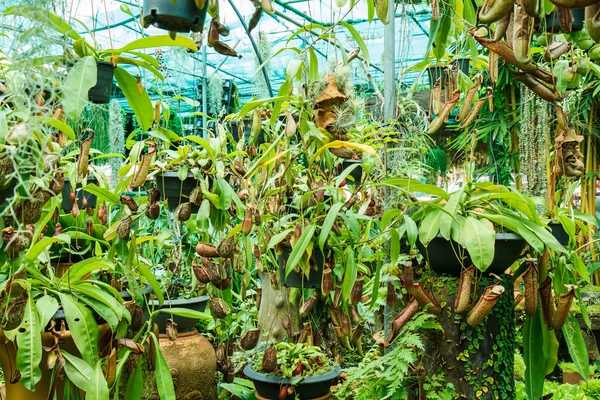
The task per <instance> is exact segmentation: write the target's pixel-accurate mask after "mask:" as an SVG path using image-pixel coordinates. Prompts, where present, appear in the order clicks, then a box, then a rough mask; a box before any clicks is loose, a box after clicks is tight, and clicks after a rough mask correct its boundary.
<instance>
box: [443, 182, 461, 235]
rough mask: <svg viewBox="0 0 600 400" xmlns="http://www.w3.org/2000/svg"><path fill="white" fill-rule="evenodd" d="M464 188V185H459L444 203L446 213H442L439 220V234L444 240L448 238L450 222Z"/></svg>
mask: <svg viewBox="0 0 600 400" xmlns="http://www.w3.org/2000/svg"><path fill="white" fill-rule="evenodd" d="M464 190H465V186H463V187H461V188H460V189H459V190H458V191H457V192H455V193H452V195H451V196H450V199H448V202H447V203H446V204H444V210H446V211H447V213H444V214H443V215H442V217H441V220H440V234H441V235H442V236H443V237H444V239H446V240H450V234H451V227H452V222H453V221H454V217H455V215H456V212H457V211H458V206H459V204H460V199H461V197H462V194H463V192H464Z"/></svg>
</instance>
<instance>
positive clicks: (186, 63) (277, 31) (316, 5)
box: [3, 0, 431, 105]
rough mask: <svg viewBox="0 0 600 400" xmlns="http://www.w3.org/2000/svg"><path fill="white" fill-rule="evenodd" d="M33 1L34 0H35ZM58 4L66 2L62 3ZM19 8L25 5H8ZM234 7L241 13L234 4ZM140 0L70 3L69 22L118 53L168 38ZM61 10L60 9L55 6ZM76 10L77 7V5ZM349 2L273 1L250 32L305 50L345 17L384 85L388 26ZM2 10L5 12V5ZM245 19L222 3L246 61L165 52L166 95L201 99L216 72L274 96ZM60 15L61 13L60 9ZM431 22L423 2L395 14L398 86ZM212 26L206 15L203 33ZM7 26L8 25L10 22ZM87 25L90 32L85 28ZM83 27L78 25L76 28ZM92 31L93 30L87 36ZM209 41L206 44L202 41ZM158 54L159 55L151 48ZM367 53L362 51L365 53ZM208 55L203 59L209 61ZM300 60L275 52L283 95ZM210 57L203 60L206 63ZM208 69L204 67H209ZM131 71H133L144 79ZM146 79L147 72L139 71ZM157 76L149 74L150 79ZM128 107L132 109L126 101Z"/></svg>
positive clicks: (203, 52)
mask: <svg viewBox="0 0 600 400" xmlns="http://www.w3.org/2000/svg"><path fill="white" fill-rule="evenodd" d="M30 1H31V0H30ZM57 1H60V0H57ZM3 3H5V4H7V5H10V4H9V3H12V4H15V3H20V4H22V3H23V2H16V1H14V0H13V1H6V2H3ZM232 4H233V5H234V6H235V8H236V10H234V8H233V7H232ZM140 5H141V2H140V3H138V2H137V1H135V0H102V1H97V0H81V1H76V2H74V3H73V4H72V5H71V4H69V5H68V6H67V7H66V9H67V10H69V11H68V12H66V13H64V12H63V13H62V14H63V15H64V14H67V15H66V16H67V18H65V19H68V16H69V15H71V16H72V17H73V18H74V19H75V20H78V21H80V22H81V23H82V24H79V25H78V24H74V25H75V26H76V27H78V28H79V29H78V30H79V33H80V34H82V35H83V36H84V37H86V38H87V39H91V36H92V35H93V36H94V38H93V39H95V40H96V41H97V42H98V44H99V45H100V47H102V48H119V47H122V46H124V45H125V44H127V43H129V42H131V41H132V40H134V39H137V38H140V37H142V36H146V35H164V34H165V32H164V31H162V30H160V29H157V28H154V27H150V28H147V29H143V28H142V27H141V25H140V22H139V21H140V12H141V7H140ZM55 7H56V6H55ZM71 7H72V8H71ZM349 7H350V2H348V4H346V5H345V6H343V7H341V8H339V7H337V6H336V4H335V2H333V1H330V2H323V1H318V0H289V1H281V0H275V9H276V12H275V13H274V14H271V15H269V14H266V13H263V16H262V19H261V21H260V22H259V24H258V26H257V27H256V28H255V29H254V30H253V31H252V33H251V35H252V37H253V39H254V40H255V42H258V47H259V48H261V49H262V50H260V51H261V53H262V54H263V56H265V55H267V56H268V54H275V53H277V52H278V51H279V50H280V49H283V48H285V47H286V46H287V47H297V48H303V47H305V46H306V45H307V44H311V43H312V42H313V40H314V37H315V36H316V35H318V34H319V33H321V32H322V31H320V30H319V29H318V28H316V26H317V24H318V25H322V26H324V27H329V26H331V24H332V22H337V21H339V20H341V19H342V18H343V20H344V21H346V22H348V23H350V24H352V25H353V26H354V28H356V30H357V31H358V32H359V33H360V35H361V37H362V39H363V40H364V41H365V43H366V46H367V48H368V49H369V53H370V54H369V60H370V64H369V72H370V73H371V75H372V76H373V78H374V81H375V82H377V83H379V82H382V81H383V68H382V62H383V57H382V55H383V47H384V46H383V42H384V39H383V31H384V25H383V24H381V23H379V22H378V21H376V20H375V21H374V22H372V23H369V21H368V19H367V5H366V2H358V4H356V5H355V7H354V8H353V9H352V10H351V11H350V10H349ZM3 8H4V7H3ZM236 11H238V12H239V14H240V15H241V16H242V17H243V18H244V20H245V22H246V24H247V22H248V20H249V18H250V17H251V15H252V13H253V11H254V5H253V4H252V2H251V1H248V0H221V1H220V16H221V22H222V23H225V24H226V25H227V26H228V27H229V28H230V31H231V33H230V35H229V36H227V37H222V38H221V40H222V41H223V42H225V43H227V44H228V45H229V46H230V47H232V48H234V49H235V50H236V52H237V53H238V54H240V55H241V56H242V58H240V59H238V58H236V57H226V56H223V55H221V54H218V53H216V52H215V51H214V50H213V49H212V48H210V47H206V46H204V45H203V46H202V47H201V48H200V50H199V51H198V52H197V53H190V52H187V51H186V50H185V49H179V48H171V49H163V50H162V56H161V57H162V58H161V59H160V61H161V62H162V63H164V66H163V69H162V72H163V74H164V75H165V81H164V83H161V84H160V85H158V87H159V88H160V90H161V91H163V92H167V93H173V94H180V95H183V96H186V97H190V98H199V97H198V96H199V93H200V89H199V86H201V82H202V77H204V76H206V77H210V76H211V75H212V74H214V73H215V72H218V73H219V75H220V76H221V78H222V79H232V80H233V82H234V83H235V84H236V85H237V87H238V90H239V94H240V96H241V97H242V99H249V98H250V97H251V96H255V95H256V96H259V97H264V96H268V95H269V92H268V90H267V88H266V86H265V85H264V83H263V82H264V81H263V78H262V74H261V73H257V71H259V68H258V66H259V65H260V63H259V62H258V61H257V60H256V56H255V52H254V49H253V45H252V43H251V41H250V40H248V34H247V33H246V30H245V28H244V25H245V24H242V22H241V21H240V19H239V18H238V16H237V12H236ZM56 13H57V14H59V15H61V12H59V11H58V10H56ZM430 17H431V13H430V9H429V7H428V6H427V5H424V4H404V3H402V4H399V5H398V7H397V10H396V29H395V30H396V76H397V77H398V80H399V81H402V82H404V83H406V84H412V82H413V81H414V79H415V77H416V76H418V75H417V74H402V71H403V70H404V69H406V68H407V67H408V66H410V65H412V64H415V63H417V62H418V61H420V60H422V59H423V57H424V52H425V48H426V45H427V41H428V31H429V26H428V25H429V20H430ZM209 22H210V19H209V17H207V21H206V25H205V26H206V27H205V32H206V30H207V27H208V24H209ZM308 24H313V27H315V28H314V30H313V32H312V34H311V33H309V32H303V33H302V34H299V35H297V36H295V37H294V38H293V39H292V40H291V41H289V43H288V39H289V38H290V36H292V34H293V33H294V32H296V31H298V29H300V28H301V27H303V26H306V25H308ZM5 26H6V25H5ZM86 27H87V28H86ZM76 29H77V28H76ZM87 29H89V31H91V32H92V34H89V33H88V32H87ZM334 31H335V33H336V38H337V41H338V42H337V43H339V44H340V45H341V46H342V47H343V48H344V50H345V51H346V52H349V51H351V50H352V49H354V48H356V47H357V43H356V42H355V40H354V38H353V37H352V35H351V34H350V33H349V32H348V30H346V29H345V28H344V27H342V26H339V25H338V26H336V27H335V28H334ZM262 32H264V33H266V35H264V37H265V38H266V40H264V38H263V40H259V35H260V34H261V33H262ZM205 43H206V40H203V44H205ZM315 50H316V52H317V54H318V57H319V66H320V69H323V68H324V67H325V65H326V64H327V63H328V62H329V63H337V62H338V61H340V60H341V57H342V54H341V52H340V50H338V49H337V48H336V47H335V45H334V44H333V41H325V40H321V41H319V43H318V44H317V45H316V46H315ZM147 52H149V53H154V51H153V50H148V51H147ZM361 56H362V54H361ZM204 57H205V58H204ZM296 57H297V53H296V52H294V51H283V52H281V53H278V54H276V55H275V56H274V57H273V58H272V59H271V60H270V62H269V66H268V76H269V81H270V85H271V87H272V91H273V93H274V94H276V93H277V90H278V88H279V86H280V85H281V84H282V83H283V81H284V80H285V71H286V66H287V65H288V62H289V61H290V60H292V59H294V58H296ZM203 60H205V62H203ZM204 65H206V70H204V68H203V66H204ZM128 68H131V69H132V70H131V71H130V72H132V74H134V75H136V74H138V72H137V71H135V69H137V68H136V67H128ZM351 68H352V73H353V74H354V80H355V84H357V85H363V84H364V85H365V88H370V87H371V85H370V82H369V81H368V80H367V76H366V74H365V71H364V68H363V65H362V63H361V62H360V61H355V62H353V63H352V64H351ZM144 73H146V74H148V72H147V71H143V70H141V71H140V72H139V74H141V75H144ZM146 78H148V79H151V78H152V77H151V76H146ZM123 105H126V103H125V102H123Z"/></svg>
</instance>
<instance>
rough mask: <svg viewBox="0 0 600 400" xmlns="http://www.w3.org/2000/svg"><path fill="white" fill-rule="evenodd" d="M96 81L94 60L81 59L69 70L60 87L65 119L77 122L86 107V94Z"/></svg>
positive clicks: (91, 58)
mask: <svg viewBox="0 0 600 400" xmlns="http://www.w3.org/2000/svg"><path fill="white" fill-rule="evenodd" d="M97 79H98V73H97V67H96V60H94V58H93V57H91V56H87V57H83V58H82V59H81V60H79V61H77V63H76V64H75V65H74V66H73V68H71V70H70V71H69V73H68V74H67V77H66V78H65V80H64V82H63V85H62V95H63V99H62V105H63V110H64V111H65V114H67V117H69V118H70V119H72V120H73V121H77V120H78V119H79V116H80V115H81V113H82V112H83V109H84V108H85V106H87V105H88V103H89V99H88V92H89V91H90V89H91V88H92V87H93V86H94V85H96V81H97Z"/></svg>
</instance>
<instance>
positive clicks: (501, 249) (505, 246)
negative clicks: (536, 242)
mask: <svg viewBox="0 0 600 400" xmlns="http://www.w3.org/2000/svg"><path fill="white" fill-rule="evenodd" d="M416 244H417V247H418V249H419V251H420V252H421V254H423V257H425V258H426V259H427V262H428V263H429V267H430V268H431V270H432V271H433V272H435V273H436V274H438V275H450V276H455V277H459V276H460V273H461V271H462V270H463V269H464V268H467V267H469V266H470V265H471V264H473V262H472V261H471V259H470V257H469V253H468V252H467V251H466V250H465V249H463V248H462V246H461V245H460V244H458V243H456V242H455V241H454V240H446V239H445V238H444V237H443V236H442V235H438V236H436V237H435V238H433V240H432V241H431V242H429V244H428V245H427V247H425V246H423V244H422V243H421V241H420V240H417V243H416ZM526 245H527V242H526V241H525V239H523V238H522V237H521V236H519V235H517V234H516V233H497V234H496V243H495V251H494V260H493V261H492V263H491V264H490V266H489V267H488V268H487V270H486V271H485V273H486V274H487V273H493V274H497V275H499V274H502V273H504V271H505V270H506V269H507V268H508V267H510V266H511V265H512V264H513V263H514V262H515V261H517V259H518V258H519V257H520V256H521V252H522V251H523V249H524V248H525V246H526ZM461 255H462V256H464V260H463V261H462V263H461V260H460V258H459V257H461Z"/></svg>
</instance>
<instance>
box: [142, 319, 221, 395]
mask: <svg viewBox="0 0 600 400" xmlns="http://www.w3.org/2000/svg"><path fill="white" fill-rule="evenodd" d="M159 345H160V351H161V352H162V355H163V356H164V357H165V361H166V362H167V365H168V366H169V370H170V371H171V376H172V377H173V384H174V386H175V398H176V399H177V400H198V399H203V400H216V399H217V357H216V355H215V351H214V349H213V347H212V345H211V344H210V342H209V341H208V340H206V339H205V338H204V336H202V335H201V334H199V333H198V331H197V330H195V329H194V330H192V331H190V332H186V333H179V334H178V335H177V339H176V340H175V341H171V340H169V339H168V338H167V335H162V334H161V335H160V337H159ZM148 400H158V395H157V393H153V394H152V397H150V398H148Z"/></svg>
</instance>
